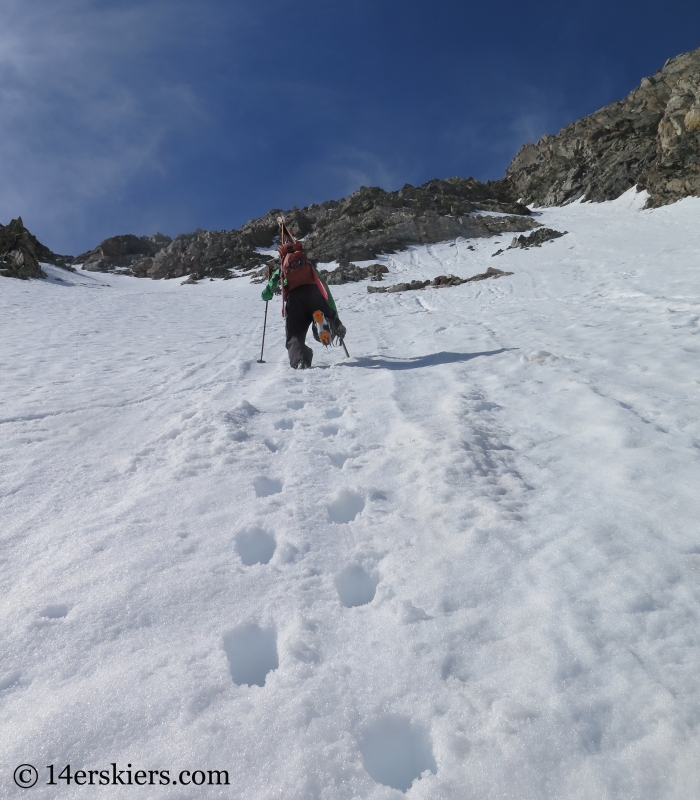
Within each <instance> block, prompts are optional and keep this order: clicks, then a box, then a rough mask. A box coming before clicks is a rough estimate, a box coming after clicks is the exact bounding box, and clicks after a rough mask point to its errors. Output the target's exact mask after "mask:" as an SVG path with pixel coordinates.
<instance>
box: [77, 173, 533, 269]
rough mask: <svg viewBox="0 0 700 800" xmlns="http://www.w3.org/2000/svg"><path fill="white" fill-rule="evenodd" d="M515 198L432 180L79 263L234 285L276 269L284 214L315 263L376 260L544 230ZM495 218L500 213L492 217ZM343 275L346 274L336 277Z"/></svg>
mask: <svg viewBox="0 0 700 800" xmlns="http://www.w3.org/2000/svg"><path fill="white" fill-rule="evenodd" d="M508 191H509V187H507V186H503V185H502V184H501V183H480V182H479V181H476V180H474V179H473V178H469V179H468V180H464V179H462V178H449V179H448V180H445V181H440V180H432V181H429V182H428V183H426V184H424V185H423V186H419V187H417V188H416V187H413V186H410V185H408V184H407V185H406V186H404V187H403V189H401V190H399V191H397V192H385V191H384V190H383V189H378V188H367V187H362V188H361V189H359V190H358V191H357V192H355V193H354V194H352V195H350V197H347V198H345V199H344V200H329V201H327V202H325V203H321V204H314V205H311V206H307V207H306V208H302V209H298V208H293V209H292V210H291V211H287V212H283V211H282V210H281V209H273V210H271V211H269V212H268V213H267V214H266V215H265V216H264V217H260V218H259V219H255V220H251V221H250V222H247V223H246V224H245V225H243V226H242V227H240V228H238V229H236V230H231V231H203V230H201V229H198V230H197V231H195V232H194V233H187V234H181V235H180V236H176V237H175V239H173V240H172V241H170V242H168V243H167V244H166V245H165V246H160V245H161V244H162V242H153V240H154V239H155V237H151V238H150V239H148V238H147V237H135V236H117V237H114V238H113V239H108V240H107V241H106V242H103V243H102V244H101V245H100V246H99V247H97V248H95V250H92V251H90V252H89V253H85V254H83V255H82V256H79V257H78V258H77V259H76V263H79V262H80V259H83V262H84V268H85V269H93V270H99V271H112V270H123V271H126V270H130V272H131V274H133V275H135V276H137V277H142V278H155V279H158V278H181V277H184V276H186V275H192V274H197V275H199V276H201V277H210V278H212V277H213V278H226V277H229V276H230V275H231V272H230V271H231V270H238V271H250V270H254V269H259V268H260V267H261V266H262V265H263V264H265V263H266V262H267V261H268V259H269V257H270V256H269V254H264V253H262V254H261V253H259V252H258V248H260V249H270V248H272V247H274V244H275V241H276V238H277V235H278V232H279V225H278V223H277V217H278V216H280V215H281V214H283V215H284V216H285V218H286V221H287V225H288V227H289V228H290V229H291V230H292V231H293V232H294V235H295V236H297V237H298V238H304V244H305V247H306V251H307V253H308V255H309V257H310V258H311V259H313V260H315V261H322V262H329V261H336V260H338V261H340V260H345V261H349V260H350V259H356V260H361V259H362V260H369V259H372V258H374V257H375V256H377V255H379V254H380V253H391V252H396V251H398V250H404V249H405V248H407V247H409V246H410V245H414V244H426V243H434V242H440V241H443V240H445V239H450V238H456V237H458V236H464V237H469V238H472V237H479V236H493V235H494V234H501V233H504V232H509V231H512V232H520V231H526V230H531V229H532V228H535V227H537V226H538V223H537V222H535V221H534V219H532V218H530V211H529V209H528V208H526V207H525V206H523V205H521V204H519V203H514V202H513V201H512V199H511V197H510V196H509V194H508ZM494 211H495V212H500V213H498V214H495V215H494V214H490V213H489V212H494ZM163 238H166V237H163ZM151 243H152V244H151ZM156 244H158V245H159V246H158V247H157V248H156V249H155V252H151V251H150V250H149V249H148V248H155V245H156ZM138 248H143V251H139V250H138ZM341 274H344V273H343V271H342V270H341V273H338V275H337V276H336V277H337V278H340V275H341ZM348 275H349V273H348ZM347 280H353V278H351V277H347Z"/></svg>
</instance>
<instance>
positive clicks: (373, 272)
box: [318, 258, 389, 286]
mask: <svg viewBox="0 0 700 800" xmlns="http://www.w3.org/2000/svg"><path fill="white" fill-rule="evenodd" d="M387 272H389V270H388V269H387V267H385V266H384V264H370V265H369V266H368V267H358V266H357V264H351V263H350V262H349V261H348V260H347V259H344V258H341V259H340V262H339V264H338V267H337V269H334V270H332V271H330V272H329V271H328V270H326V269H321V270H319V273H318V274H319V275H320V276H321V277H322V278H324V279H325V281H326V283H327V284H329V285H330V286H342V284H344V283H357V282H359V281H364V280H366V279H367V278H369V279H370V280H373V281H381V280H382V275H384V274H386V273H387Z"/></svg>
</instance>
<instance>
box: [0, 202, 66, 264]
mask: <svg viewBox="0 0 700 800" xmlns="http://www.w3.org/2000/svg"><path fill="white" fill-rule="evenodd" d="M71 259H72V256H59V255H56V253H54V252H52V251H51V250H49V248H48V247H46V245H43V244H42V243H41V242H40V241H39V240H38V239H37V238H36V236H34V235H32V234H31V233H30V232H29V231H28V230H27V229H26V228H25V227H24V223H23V222H22V217H17V219H13V220H12V221H11V222H10V224H9V225H0V275H2V276H4V277H6V278H21V279H27V278H45V277H46V273H45V272H44V271H43V270H42V268H41V266H40V263H44V264H54V265H55V266H57V267H62V268H63V269H69V270H72V268H71V267H70V266H69V262H70V261H71Z"/></svg>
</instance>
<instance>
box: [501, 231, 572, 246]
mask: <svg viewBox="0 0 700 800" xmlns="http://www.w3.org/2000/svg"><path fill="white" fill-rule="evenodd" d="M568 232H569V231H555V230H554V228H538V229H537V230H536V231H535V232H534V233H531V234H530V235H529V236H516V237H514V239H513V241H512V242H511V243H510V247H508V249H509V250H516V249H518V248H520V249H521V250H528V249H529V248H531V247H542V245H543V244H544V243H545V242H553V241H554V240H555V239H559V238H561V237H562V236H566V234H567V233H568Z"/></svg>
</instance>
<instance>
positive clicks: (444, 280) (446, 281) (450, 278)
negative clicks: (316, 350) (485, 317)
mask: <svg viewBox="0 0 700 800" xmlns="http://www.w3.org/2000/svg"><path fill="white" fill-rule="evenodd" d="M512 274H513V273H512V272H503V270H501V269H494V268H493V267H489V268H488V269H487V270H486V272H480V273H479V274H478V275H472V277H471V278H458V277H457V276H456V275H438V276H437V278H433V280H432V281H411V282H410V283H395V284H394V285H393V286H368V287H367V291H368V292H369V293H370V294H379V293H380V292H381V293H382V294H395V293H396V292H412V291H415V290H416V289H427V288H428V287H429V286H431V287H432V288H434V289H442V288H443V287H445V286H461V285H462V284H463V283H473V282H474V281H485V280H487V279H488V278H503V277H504V276H506V275H512Z"/></svg>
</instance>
